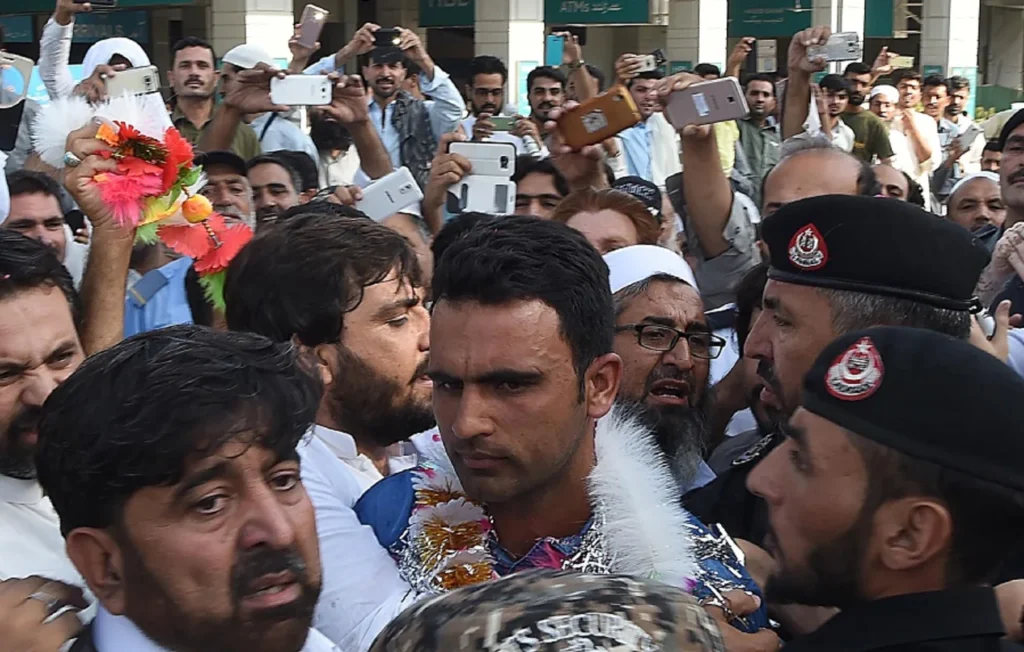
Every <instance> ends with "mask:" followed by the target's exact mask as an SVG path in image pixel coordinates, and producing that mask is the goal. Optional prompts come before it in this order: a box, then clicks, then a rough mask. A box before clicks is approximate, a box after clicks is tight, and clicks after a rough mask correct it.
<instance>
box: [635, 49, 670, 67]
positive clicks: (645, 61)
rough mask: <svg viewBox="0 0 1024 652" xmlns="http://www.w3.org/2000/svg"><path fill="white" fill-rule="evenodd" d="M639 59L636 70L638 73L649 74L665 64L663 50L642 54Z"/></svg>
mask: <svg viewBox="0 0 1024 652" xmlns="http://www.w3.org/2000/svg"><path fill="white" fill-rule="evenodd" d="M638 58H639V59H640V68H639V70H637V72H638V73H643V72H651V71H652V70H657V69H658V66H660V65H661V64H663V63H665V61H666V59H665V52H664V51H663V50H660V49H658V50H655V51H654V52H651V53H650V54H642V55H640V56H639V57H638Z"/></svg>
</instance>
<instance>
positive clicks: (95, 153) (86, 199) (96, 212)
mask: <svg viewBox="0 0 1024 652" xmlns="http://www.w3.org/2000/svg"><path fill="white" fill-rule="evenodd" d="M97 131H99V125H98V124H96V123H95V122H94V123H91V124H89V125H87V126H85V127H83V128H81V129H79V130H78V131H73V132H71V133H70V134H68V139H67V142H66V143H65V145H64V148H65V150H66V151H68V152H71V153H72V154H74V155H75V156H77V157H78V158H80V159H82V163H81V165H78V166H77V167H73V168H65V170H64V187H65V188H67V191H68V193H69V194H70V195H71V198H72V199H74V200H75V203H76V204H78V208H79V209H81V211H82V213H84V214H85V216H86V217H87V218H89V222H90V223H91V224H92V228H93V231H94V232H95V233H102V232H109V233H113V234H116V235H119V236H120V235H126V236H132V235H133V234H132V233H131V229H124V228H121V227H119V226H118V225H117V223H116V222H115V221H114V217H113V213H112V212H111V210H110V208H109V207H108V206H107V204H106V202H104V201H103V199H102V196H101V194H100V190H99V188H98V187H97V186H96V184H95V183H94V182H93V180H92V178H93V177H94V176H96V175H97V174H100V173H102V172H116V171H117V161H115V160H114V159H107V158H103V156H102V155H101V154H100V153H101V152H107V151H110V147H108V146H107V144H106V143H104V142H103V141H102V140H99V139H97V138H96V132H97Z"/></svg>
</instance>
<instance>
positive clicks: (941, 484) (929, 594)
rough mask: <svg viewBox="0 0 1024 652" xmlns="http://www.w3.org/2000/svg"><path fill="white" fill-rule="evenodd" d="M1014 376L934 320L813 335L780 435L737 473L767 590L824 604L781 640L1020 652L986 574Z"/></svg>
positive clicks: (853, 649) (1023, 522)
mask: <svg viewBox="0 0 1024 652" xmlns="http://www.w3.org/2000/svg"><path fill="white" fill-rule="evenodd" d="M1021 423H1024V380H1022V379H1021V378H1020V376H1018V375H1017V374H1016V373H1015V372H1014V371H1013V370H1011V369H1010V368H1009V367H1007V366H1006V365H1005V364H1003V363H1002V362H1000V361H999V360H998V359H997V358H995V357H994V356H991V355H990V354H988V353H986V352H984V351H982V350H980V349H977V348H975V347H974V346H972V345H970V344H968V343H966V342H963V341H961V340H956V339H954V338H951V337H948V336H946V335H941V334H939V333H935V332H931V331H927V330H923V329H915V328H902V327H880V328H871V329H867V330H861V331H855V332H852V333H849V334H847V335H843V336H841V337H839V338H838V339H836V340H835V341H834V342H832V343H831V344H829V345H828V346H827V347H825V349H824V351H823V352H822V353H821V355H820V356H818V358H817V360H816V361H815V362H814V366H813V367H812V369H811V371H810V372H809V373H808V374H807V375H806V377H805V378H804V381H803V392H802V404H801V407H800V408H799V409H797V410H796V412H795V413H794V415H793V417H792V419H791V420H790V427H789V437H787V438H786V440H785V441H784V442H783V443H782V444H780V445H779V446H778V447H777V448H775V450H774V451H772V453H771V454H770V455H768V456H767V458H765V460H764V461H763V462H762V463H761V464H759V465H758V467H757V468H756V469H754V471H753V472H751V474H750V476H749V479H748V484H749V487H750V490H751V491H752V492H754V493H756V494H757V495H759V496H761V497H763V498H764V499H765V501H766V502H767V505H768V516H769V520H770V527H769V533H768V536H767V541H766V545H767V547H768V549H769V551H770V552H771V553H772V554H773V556H774V558H775V559H776V562H777V567H776V569H775V570H774V572H773V573H772V574H771V575H770V576H769V578H768V581H767V585H766V587H765V588H766V595H767V596H768V599H769V600H770V601H773V602H776V603H786V602H792V603H799V604H807V605H819V606H828V607H838V608H840V609H841V611H840V612H839V614H838V615H837V616H835V617H833V618H832V619H831V620H829V621H828V622H827V623H826V624H824V625H823V626H822V627H820V628H819V629H818V630H817V631H815V632H813V633H811V634H809V635H807V636H805V637H803V638H799V639H797V640H796V641H793V642H791V643H790V644H788V645H787V646H786V650H787V652H803V651H805V650H806V651H810V650H830V651H833V652H838V651H842V652H858V651H867V650H882V649H884V650H886V651H887V652H888V651H896V650H929V651H939V650H957V651H958V652H970V651H972V650H978V651H980V650H1011V649H1012V650H1021V649H1024V648H1021V647H1018V646H1017V645H1015V644H1011V643H1007V642H1002V641H1000V639H1001V638H1002V637H1003V635H1004V629H1003V622H1002V620H1001V619H1000V614H999V611H998V609H997V605H996V597H995V593H994V592H993V590H992V589H991V588H990V587H989V586H988V585H989V583H990V582H991V581H992V579H993V578H994V577H995V575H996V573H997V571H998V570H999V568H1000V566H1001V565H1002V564H1004V563H1005V561H1006V560H1007V558H1008V557H1009V556H1010V554H1011V553H1012V552H1014V551H1015V550H1019V549H1020V546H1021V544H1022V543H1024V439H1022V438H1021V437H1020V436H1019V428H1020V424H1021Z"/></svg>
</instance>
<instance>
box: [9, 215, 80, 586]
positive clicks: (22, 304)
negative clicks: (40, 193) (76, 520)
mask: <svg viewBox="0 0 1024 652" xmlns="http://www.w3.org/2000/svg"><path fill="white" fill-rule="evenodd" d="M81 320H82V313H81V304H80V302H79V299H78V294H77V293H76V292H75V289H74V284H73V283H72V281H71V276H70V275H69V274H68V272H67V270H66V269H64V267H63V266H62V265H61V262H60V261H59V260H58V259H57V256H56V255H55V253H54V252H53V250H52V249H50V248H49V247H47V246H45V245H43V244H42V243H40V242H37V241H36V240H32V239H29V238H27V237H25V236H23V235H21V234H18V233H15V232H14V231H8V230H6V229H0V521H2V522H3V524H4V526H3V528H0V579H6V578H8V577H24V576H26V575H31V574H39V575H44V576H46V577H48V578H50V579H55V580H62V581H65V582H69V583H72V584H78V585H81V579H80V578H79V576H78V573H77V572H76V571H75V569H74V567H73V566H72V565H71V562H70V561H69V560H68V557H67V555H66V554H65V552H64V542H63V540H62V539H61V536H60V530H59V528H58V527H57V516H56V514H54V512H53V507H52V506H51V504H50V499H49V498H47V497H46V496H44V495H43V490H42V488H41V487H40V486H39V483H38V482H37V480H36V477H37V472H36V464H35V459H34V456H35V452H36V448H37V446H38V442H39V418H40V414H41V410H42V407H43V403H44V401H46V399H47V397H48V396H49V395H50V392H51V391H52V390H53V388H54V387H55V386H57V385H58V384H59V383H61V382H63V381H64V379H65V378H67V377H68V376H69V375H70V374H71V372H73V371H74V370H75V369H76V368H77V367H78V365H79V364H81V363H82V360H84V359H85V353H84V352H83V350H82V344H81V342H80V340H79V338H78V328H79V327H80V326H81Z"/></svg>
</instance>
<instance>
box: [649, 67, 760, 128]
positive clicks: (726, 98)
mask: <svg viewBox="0 0 1024 652" xmlns="http://www.w3.org/2000/svg"><path fill="white" fill-rule="evenodd" d="M748 113H749V109H748V108H747V100H746V98H745V97H744V95H743V88H742V87H741V86H740V83H739V81H738V80H737V79H736V78H735V77H723V78H722V79H712V80H709V81H704V82H698V83H696V84H692V85H690V86H688V87H687V88H685V89H684V90H681V91H676V92H674V93H672V94H671V95H670V96H669V99H668V104H667V105H666V106H665V117H666V118H667V119H668V121H669V123H670V124H671V125H672V126H673V127H675V128H676V129H682V128H683V127H686V126H687V125H709V124H714V123H716V122H728V121H729V120H739V119H740V118H745V117H746V116H747V114H748Z"/></svg>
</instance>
